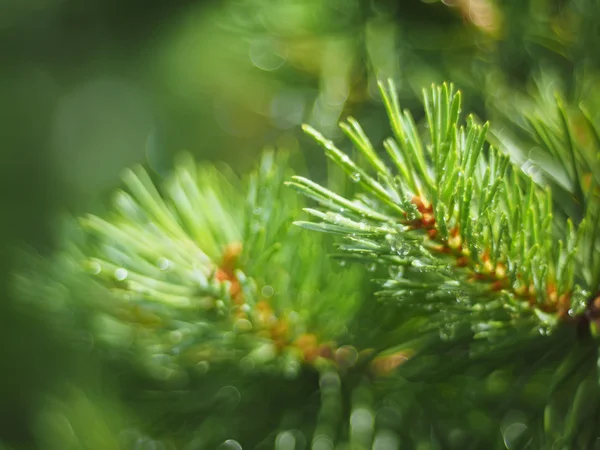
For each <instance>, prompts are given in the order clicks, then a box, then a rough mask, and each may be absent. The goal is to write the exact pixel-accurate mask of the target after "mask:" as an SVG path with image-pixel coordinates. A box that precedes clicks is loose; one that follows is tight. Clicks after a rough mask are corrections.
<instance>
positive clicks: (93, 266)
mask: <svg viewBox="0 0 600 450" xmlns="http://www.w3.org/2000/svg"><path fill="white" fill-rule="evenodd" d="M87 267H88V270H89V272H90V273H91V274H93V275H98V274H99V273H100V272H101V271H102V266H100V264H98V263H97V262H96V261H92V262H90V263H89V264H88V266H87Z"/></svg>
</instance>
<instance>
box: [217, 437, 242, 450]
mask: <svg viewBox="0 0 600 450" xmlns="http://www.w3.org/2000/svg"><path fill="white" fill-rule="evenodd" d="M219 449H220V450H242V446H241V445H240V443H239V442H238V441H236V440H233V439H227V440H226V441H225V442H223V443H222V444H221V445H220V446H219Z"/></svg>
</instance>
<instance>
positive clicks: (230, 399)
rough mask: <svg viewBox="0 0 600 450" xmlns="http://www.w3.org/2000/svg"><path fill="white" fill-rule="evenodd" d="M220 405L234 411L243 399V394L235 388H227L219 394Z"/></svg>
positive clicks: (222, 389)
mask: <svg viewBox="0 0 600 450" xmlns="http://www.w3.org/2000/svg"><path fill="white" fill-rule="evenodd" d="M217 398H218V399H219V401H220V402H219V403H220V404H222V405H223V406H225V407H226V408H227V409H228V410H233V409H234V408H235V407H236V406H237V405H238V404H239V403H240V400H241V399H242V394H240V391H238V390H237V388H236V387H235V386H225V387H223V388H221V390H220V391H219V392H218V393H217Z"/></svg>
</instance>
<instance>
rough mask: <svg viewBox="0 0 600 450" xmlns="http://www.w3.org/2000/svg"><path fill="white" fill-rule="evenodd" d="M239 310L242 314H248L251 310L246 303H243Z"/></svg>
mask: <svg viewBox="0 0 600 450" xmlns="http://www.w3.org/2000/svg"><path fill="white" fill-rule="evenodd" d="M240 309H241V310H242V311H244V312H250V309H251V308H250V305H249V304H248V303H244V304H243V305H242V306H241V308H240Z"/></svg>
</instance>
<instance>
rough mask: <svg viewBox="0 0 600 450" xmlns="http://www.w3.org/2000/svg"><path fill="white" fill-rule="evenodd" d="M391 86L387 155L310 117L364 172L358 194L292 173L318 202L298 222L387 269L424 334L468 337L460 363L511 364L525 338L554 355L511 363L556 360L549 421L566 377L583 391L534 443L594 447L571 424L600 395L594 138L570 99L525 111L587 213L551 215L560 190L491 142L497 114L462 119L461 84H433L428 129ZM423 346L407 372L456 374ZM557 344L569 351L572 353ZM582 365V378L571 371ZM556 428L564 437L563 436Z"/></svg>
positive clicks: (342, 161) (387, 295) (337, 156)
mask: <svg viewBox="0 0 600 450" xmlns="http://www.w3.org/2000/svg"><path fill="white" fill-rule="evenodd" d="M381 88H382V89H381V90H382V95H383V98H384V103H385V106H386V109H387V112H388V115H389V117H390V125H391V128H392V131H393V136H394V137H393V138H390V139H387V140H386V141H385V142H384V143H383V146H384V148H385V150H386V152H387V155H388V160H389V163H386V162H384V160H383V159H382V158H381V157H379V156H378V154H377V153H376V152H375V150H374V146H373V144H372V143H371V142H370V141H369V139H368V137H367V136H366V134H365V133H364V131H363V130H362V129H361V127H360V125H359V124H358V123H357V122H356V121H354V120H353V119H352V118H350V119H348V120H347V122H345V123H342V124H341V128H342V130H343V131H344V132H345V134H346V135H347V136H348V137H349V139H350V140H351V141H352V143H353V144H354V147H355V148H356V150H357V152H358V153H359V155H360V156H361V157H362V158H363V159H364V160H365V161H366V164H362V165H361V164H358V163H356V162H354V161H353V160H352V159H351V158H350V157H349V156H348V155H347V154H345V153H344V152H342V151H341V150H339V149H338V148H337V147H336V145H335V144H334V143H333V142H332V141H330V140H328V139H326V138H325V137H323V136H322V135H321V134H320V133H318V132H317V131H315V130H314V129H312V128H310V127H305V130H306V131H307V132H308V134H310V135H312V136H313V137H314V138H315V139H316V141H317V142H319V143H320V144H321V145H322V146H323V147H324V149H325V152H326V155H327V156H328V157H329V158H330V159H331V160H333V161H334V162H335V163H336V164H337V165H339V166H340V167H341V168H342V169H343V170H344V171H345V172H346V173H347V174H348V176H349V177H350V179H352V180H353V181H354V182H355V183H356V185H357V191H358V192H357V193H356V195H355V196H354V197H353V198H346V197H343V196H340V195H338V194H336V193H335V192H331V191H329V190H327V189H325V188H323V187H321V186H319V185H317V184H315V183H313V182H311V181H310V180H308V179H306V178H303V177H294V178H293V180H292V181H291V182H290V183H289V184H290V185H291V186H292V187H294V188H296V189H297V190H299V191H300V192H302V193H304V194H305V195H307V196H309V197H311V198H313V199H314V200H316V201H317V203H318V204H319V205H320V206H321V209H319V210H315V209H307V213H308V214H309V215H311V216H313V217H314V218H315V219H314V221H313V222H308V223H307V222H297V223H298V224H299V225H300V226H303V227H306V228H310V229H317V230H319V231H324V232H329V233H334V234H339V235H342V236H344V238H345V242H344V243H343V244H342V245H341V247H342V248H343V250H345V251H346V252H347V253H348V257H351V258H358V259H360V260H363V261H365V263H366V264H373V263H376V264H379V265H382V266H384V267H386V268H388V269H389V276H388V277H386V278H385V279H383V280H382V281H381V285H382V289H381V291H380V292H379V296H380V297H381V299H382V300H383V301H384V302H391V303H396V304H397V305H398V306H399V307H400V308H402V309H404V310H405V311H406V314H407V316H409V317H412V316H413V315H414V314H416V315H418V316H421V317H422V318H426V321H424V324H423V326H422V327H421V329H419V330H418V331H417V330H415V331H416V332H417V333H419V334H421V335H423V334H426V333H430V334H435V333H439V334H440V338H441V340H443V341H455V342H463V343H465V345H466V347H467V348H468V349H469V350H468V351H469V355H470V358H469V360H468V362H467V363H466V366H467V367H465V366H462V370H468V366H469V365H471V366H472V367H476V366H477V364H478V363H479V364H481V363H482V362H483V361H485V360H488V367H490V366H489V358H492V359H496V358H498V360H497V368H500V367H502V366H503V365H504V366H505V367H504V369H503V370H507V369H508V367H507V366H508V365H507V364H502V362H501V361H500V359H501V358H502V355H506V356H511V357H512V358H517V357H518V355H519V354H520V352H521V351H523V349H524V348H527V351H528V352H531V351H532V347H529V345H532V346H533V348H535V349H536V350H535V353H536V354H541V355H545V356H544V357H543V358H542V359H541V360H540V361H539V362H537V363H536V364H531V365H529V369H526V366H521V367H519V364H518V363H517V364H515V365H514V366H513V370H514V369H517V368H519V370H518V371H517V373H519V372H521V373H523V374H527V375H524V376H523V378H522V380H523V381H524V380H527V379H528V378H529V377H530V376H531V377H532V376H533V375H534V374H535V373H536V372H537V373H538V374H539V375H540V376H541V377H542V378H544V375H541V374H543V373H544V372H546V376H548V375H549V371H550V370H551V367H552V366H553V365H556V364H560V369H558V370H557V371H556V372H555V373H554V374H553V376H552V377H550V378H548V382H549V384H550V386H551V388H550V389H549V391H548V393H547V395H548V399H546V400H547V404H546V408H547V411H546V413H547V416H546V419H548V417H550V416H552V417H554V416H553V414H554V413H555V410H554V409H553V406H551V405H552V402H553V401H554V396H555V394H556V397H560V395H561V394H558V393H557V392H558V391H559V390H560V389H559V387H560V388H561V389H566V388H565V386H566V385H570V386H571V388H572V389H573V390H572V391H571V394H572V395H573V393H574V392H575V389H576V394H575V399H576V401H575V403H574V404H573V405H572V407H571V409H570V410H569V413H568V414H567V416H566V417H563V419H564V420H565V421H566V422H562V424H563V425H564V427H565V429H564V430H563V431H564V434H562V432H561V431H559V430H558V429H553V425H556V423H553V424H552V425H550V422H548V420H549V419H548V420H546V422H544V424H543V425H541V426H540V428H542V429H544V431H545V433H546V436H544V435H543V434H542V435H541V437H540V436H538V437H537V439H539V440H536V442H537V444H536V445H537V446H551V445H552V444H553V443H555V442H559V443H562V444H561V445H566V446H567V448H570V447H569V446H575V445H580V446H582V447H581V448H585V447H586V446H588V445H591V443H590V442H591V441H586V439H591V436H587V435H585V434H582V435H580V436H577V437H576V436H575V434H576V430H578V429H581V428H580V427H582V421H583V420H584V418H585V419H589V418H590V417H591V416H594V417H596V416H595V415H594V413H593V412H592V411H593V409H594V408H592V409H591V410H590V409H588V410H587V411H586V413H583V412H581V409H586V408H589V407H590V406H591V405H592V404H593V401H596V400H597V399H598V388H597V381H596V380H597V375H596V368H595V367H594V365H593V363H591V361H595V359H596V358H597V346H596V345H591V346H590V345H589V342H587V341H586V342H585V343H581V342H579V341H578V340H577V335H578V334H577V332H576V331H575V330H576V329H579V335H581V334H584V335H585V331H582V330H585V327H588V326H590V327H591V329H592V333H593V334H596V328H597V319H596V317H597V312H596V311H597V308H598V304H597V303H598V301H597V300H595V299H596V297H597V292H598V290H599V285H598V282H599V278H598V276H599V275H600V257H599V253H598V244H599V242H598V218H599V210H598V206H599V202H598V193H599V191H598V181H597V176H598V173H600V172H599V171H598V155H599V154H600V153H599V152H598V149H599V147H598V145H597V144H598V142H597V141H596V142H593V141H592V144H591V146H590V145H588V146H587V147H585V148H584V147H583V146H581V145H579V144H578V143H577V141H576V139H575V138H574V135H573V131H572V128H571V126H570V123H569V118H568V116H567V113H566V110H565V107H564V106H563V105H562V104H561V103H560V102H559V103H558V112H559V114H557V116H558V125H555V123H554V122H550V123H546V122H543V121H541V120H534V119H533V120H530V121H529V124H530V127H531V131H532V132H533V133H534V136H535V138H537V139H538V140H539V141H540V142H541V143H542V144H545V146H546V148H547V150H548V152H549V154H550V155H551V156H552V157H553V158H556V159H557V160H558V161H559V162H560V163H561V164H562V165H563V167H564V170H565V171H566V172H567V175H568V179H569V180H570V181H569V184H568V185H567V186H566V187H567V192H568V193H569V194H570V195H571V198H572V202H573V203H574V204H575V205H577V208H578V210H579V211H580V214H579V215H576V216H575V217H566V219H565V217H564V215H563V214H559V215H558V217H557V219H556V220H555V219H554V215H555V213H554V212H553V211H554V209H555V205H554V201H553V198H552V190H551V189H550V188H548V187H547V186H543V185H542V186H539V185H538V184H536V183H535V182H534V180H533V179H532V178H531V177H529V176H527V175H526V174H525V173H523V172H522V171H521V170H520V169H519V168H518V167H515V166H513V165H511V164H510V162H509V159H508V157H506V156H504V155H503V154H501V153H500V152H498V151H497V150H496V149H495V148H493V147H489V146H487V145H485V135H486V131H487V127H488V125H487V124H484V125H478V124H476V123H475V120H474V119H473V118H472V117H469V118H468V119H467V122H466V124H465V125H463V124H461V123H460V121H459V116H460V94H458V93H454V92H453V89H452V86H448V85H444V86H442V87H435V86H434V87H432V89H431V90H429V91H425V92H424V104H425V110H426V117H427V122H426V127H425V128H427V131H428V132H427V133H426V134H428V139H425V138H423V137H422V133H421V131H422V130H420V129H419V128H418V127H417V126H416V125H415V123H414V120H413V119H412V116H411V114H410V113H409V112H407V111H404V112H402V111H401V110H400V106H399V104H398V100H397V97H396V95H395V89H394V86H393V84H391V83H390V84H388V86H387V88H386V86H383V85H382V86H381ZM585 117H586V118H587V124H588V126H589V131H591V133H592V139H597V138H596V136H597V133H596V127H595V126H594V124H593V123H592V122H591V121H590V120H589V115H586V116H585ZM588 144H589V141H588ZM565 333H566V334H565ZM540 335H541V336H542V338H541V339H540ZM565 340H567V342H569V344H568V346H567V347H566V348H568V349H570V350H566V348H565ZM528 343H529V344H528ZM558 349H560V350H558ZM415 350H417V355H416V356H414V357H413V359H412V361H411V362H410V363H406V364H405V366H403V367H402V369H401V370H400V373H404V374H405V376H410V377H411V379H412V378H414V379H417V380H418V379H421V380H422V379H423V378H425V379H432V378H433V379H435V380H436V383H437V382H442V383H443V381H441V380H443V378H444V377H445V376H447V375H448V372H446V371H445V370H440V369H441V368H442V367H441V366H437V365H430V364H422V362H426V361H427V357H426V356H425V355H427V354H434V355H435V354H437V355H439V353H440V348H439V343H438V342H433V343H432V342H431V341H427V342H425V343H424V344H423V343H418V344H417V348H416V349H415ZM569 351H570V353H569ZM561 352H567V354H568V356H566V358H564V360H563V361H562V362H560V361H561V359H562V356H564V354H563V355H561ZM529 354H531V353H529ZM581 354H583V355H584V356H581ZM574 355H578V356H574ZM578 358H579V359H578ZM574 359H575V361H576V362H575V361H574ZM434 361H437V360H436V359H434ZM437 363H439V361H437V362H436V364H437ZM578 364H580V366H578ZM581 364H583V365H581ZM458 366H459V367H460V364H459V365H458ZM531 368H535V370H533V369H531ZM585 368H587V369H585ZM584 369H585V370H584ZM431 371H439V375H438V376H436V375H431ZM574 372H576V373H577V377H575V378H583V381H581V380H577V381H573V378H574ZM492 375H494V373H492V374H490V376H492ZM495 376H499V377H500V378H502V376H500V375H499V374H498V373H496V374H495ZM590 377H591V378H590ZM592 380H593V381H592ZM571 383H572V384H571ZM577 383H580V384H577ZM455 386H456V385H455ZM518 391H519V389H515V394H516V392H518ZM480 392H481V391H480ZM564 392H569V391H568V390H566V391H562V395H564ZM481 397H483V396H481ZM586 397H587V398H586ZM590 399H594V400H590ZM546 400H544V401H543V402H542V403H545V402H546ZM588 402H589V403H588ZM584 403H587V406H582V404H584ZM455 406H456V405H455ZM596 414H597V411H596ZM591 423H593V421H592V422H588V425H587V426H591ZM584 428H585V427H584ZM592 434H593V433H592ZM527 436H528V438H529V439H533V438H534V437H533V436H534V435H529V434H527ZM558 437H560V439H564V440H559V441H556V439H558ZM593 439H595V436H594V438H593ZM593 439H592V440H593ZM586 442H587V443H586ZM515 448H517V447H515Z"/></svg>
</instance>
